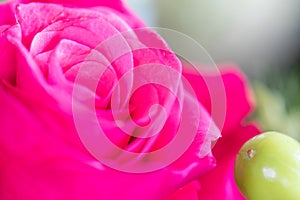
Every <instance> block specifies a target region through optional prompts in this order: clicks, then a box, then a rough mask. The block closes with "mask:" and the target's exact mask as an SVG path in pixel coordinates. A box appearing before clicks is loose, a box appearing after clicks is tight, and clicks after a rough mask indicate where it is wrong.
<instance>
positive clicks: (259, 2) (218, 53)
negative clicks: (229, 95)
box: [127, 0, 300, 140]
mask: <svg viewBox="0 0 300 200" xmlns="http://www.w3.org/2000/svg"><path fill="white" fill-rule="evenodd" d="M127 2H128V4H129V5H130V6H131V7H132V9H133V10H135V11H136V12H137V13H138V14H139V15H140V16H141V17H142V19H144V21H146V23H147V24H148V25H149V26H153V27H164V28H170V29H173V30H177V31H179V32H182V33H185V34H187V35H188V36H190V37H192V38H193V39H195V40H196V41H197V42H198V43H200V44H201V45H202V46H203V47H204V48H205V49H206V50H207V51H208V52H209V54H210V55H211V57H212V58H213V60H214V61H215V62H216V63H224V62H225V63H227V62H232V63H235V64H237V65H238V66H240V67H241V68H242V70H243V71H244V72H245V73H246V74H247V76H248V77H249V80H250V81H251V83H252V85H253V88H254V92H255V94H256V99H257V108H258V109H257V111H256V112H255V113H254V115H253V117H254V118H256V119H258V120H259V121H260V123H261V126H262V127H263V128H264V129H265V130H277V131H281V132H284V133H287V134H289V135H291V136H293V137H294V138H296V139H298V140H300V1H299V0H243V1H240V0H227V1H214V0H201V1H199V0H127ZM199 62H201V60H199Z"/></svg>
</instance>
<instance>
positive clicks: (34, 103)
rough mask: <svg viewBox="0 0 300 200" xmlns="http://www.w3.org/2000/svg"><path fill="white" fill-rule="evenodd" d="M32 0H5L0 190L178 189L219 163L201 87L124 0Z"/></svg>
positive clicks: (43, 195) (122, 192) (125, 192)
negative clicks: (36, 0)
mask: <svg viewBox="0 0 300 200" xmlns="http://www.w3.org/2000/svg"><path fill="white" fill-rule="evenodd" d="M20 3H25V4H17V3H16V2H8V3H1V4H0V10H1V17H0V33H1V34H0V48H1V49H2V51H1V54H0V63H1V67H0V80H1V81H0V98H1V104H0V118H1V119H0V131H1V134H0V148H1V151H0V163H1V165H0V168H1V169H0V199H166V198H168V197H170V196H171V195H172V194H173V193H174V192H176V191H177V190H179V189H180V188H182V187H183V186H185V185H187V186H189V185H190V184H193V181H195V180H197V179H199V178H200V177H201V176H202V175H204V174H205V173H207V172H208V171H210V170H211V169H212V168H213V167H214V166H215V159H214V157H213V156H212V154H211V143H212V142H214V141H215V140H216V139H217V138H218V137H219V135H220V132H219V130H218V129H217V128H216V126H214V123H213V121H212V119H211V117H210V115H209V114H208V113H207V112H206V110H205V109H204V108H203V107H202V105H201V103H200V102H199V101H198V100H197V98H196V95H200V93H198V91H197V90H195V91H196V94H194V90H193V88H192V87H190V88H189V85H188V84H187V83H185V82H184V79H183V78H182V77H181V72H182V66H181V62H180V61H179V60H178V58H177V57H176V56H175V55H174V53H173V52H171V51H170V49H169V48H168V46H167V45H166V44H165V42H164V41H163V40H162V39H161V38H160V37H159V36H158V35H157V34H155V33H154V32H152V31H150V30H148V29H147V28H143V27H144V24H143V23H142V22H141V21H140V20H139V19H138V18H136V17H135V16H134V15H132V14H131V12H129V11H128V10H127V9H126V8H125V7H124V5H123V4H122V2H120V1H116V0H115V1H98V2H93V1H66V2H64V5H60V4H50V3H28V2H26V1H22V2H20ZM27 3H28V4H27ZM54 3H58V2H54ZM137 28H138V29H137ZM3 49H5V51H3ZM124 77H125V78H124ZM144 83H148V84H144ZM143 84H144V85H143ZM163 84H166V85H165V86H164V85H163ZM138 86H139V87H138ZM192 86H193V85H192ZM133 88H136V90H134V91H131V90H132V89H133ZM118 89H119V90H118ZM121 89H122V90H121ZM170 91H171V92H170ZM131 92H132V93H131ZM128 95H130V96H129V97H130V98H128ZM123 100H124V101H123ZM124 102H125V103H124ZM158 104H159V105H158ZM152 105H155V107H153V106H152ZM161 107H163V108H164V111H161ZM162 122H163V123H162ZM99 127H100V128H99ZM143 127H145V128H143ZM156 128H159V129H158V134H155V135H154V134H153V133H154V132H155V131H157V130H156ZM100 130H101V131H100ZM102 133H103V134H104V136H103V134H102ZM148 136H151V137H148ZM99 138H100V140H99ZM107 139H108V140H109V141H111V142H112V144H111V143H109V142H105V141H106V140H107ZM173 141H176V142H177V143H174V142H173ZM178 141H179V143H178ZM174 144H175V145H174ZM101 145H102V146H101ZM172 145H173V146H172ZM166 146H168V147H173V148H169V149H168V151H165V150H166V149H167V147H166ZM113 147H114V148H113ZM174 147H177V148H174ZM120 149H121V150H120ZM153 155H154V156H153ZM96 158H97V159H96Z"/></svg>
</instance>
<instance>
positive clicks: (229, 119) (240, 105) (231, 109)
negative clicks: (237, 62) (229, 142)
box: [183, 64, 254, 136]
mask: <svg viewBox="0 0 300 200" xmlns="http://www.w3.org/2000/svg"><path fill="white" fill-rule="evenodd" d="M219 67H220V71H221V77H219V76H213V75H206V74H205V73H202V74H199V72H198V73H195V71H194V72H193V71H192V72H191V70H190V67H189V66H188V65H187V64H185V65H184V68H183V69H184V71H183V75H184V77H186V78H187V79H188V80H189V82H190V84H191V85H192V87H193V88H194V90H195V91H196V93H197V96H198V99H199V101H200V102H201V103H202V104H203V105H204V106H205V107H206V109H207V110H208V111H209V112H211V109H212V108H218V109H219V110H222V109H224V110H225V111H226V112H225V113H222V112H219V114H220V116H218V115H215V116H213V117H214V120H215V121H216V123H217V124H218V125H219V127H220V126H221V127H222V124H223V123H224V126H223V127H222V132H223V136H224V134H227V133H229V132H230V131H232V130H234V129H235V127H237V126H239V124H240V122H241V121H243V120H244V118H245V117H246V116H247V115H248V114H249V113H250V112H251V111H252V110H253V107H254V106H253V97H252V94H251V90H250V88H249V86H248V83H247V80H246V77H245V76H244V75H243V74H242V72H241V71H240V70H239V69H238V67H235V66H233V65H224V66H222V65H220V66H219ZM220 78H221V80H220ZM218 81H222V82H223V84H224V87H225V93H226V97H223V96H219V97H218V96H216V95H215V96H211V95H210V93H211V91H209V89H208V88H210V89H211V88H213V90H214V94H221V95H222V94H223V93H222V92H221V90H222V89H223V88H222V87H221V86H219V87H215V86H214V83H216V82H218ZM207 84H209V85H207ZM219 90H220V92H218V91H219ZM211 98H215V99H219V101H214V102H215V104H214V105H211V103H212V99H211ZM224 98H226V99H224ZM222 99H223V100H222ZM224 101H225V102H226V104H224ZM224 106H225V108H224ZM224 114H225V116H224ZM223 119H225V121H224V122H222V121H223ZM221 127H220V128H221Z"/></svg>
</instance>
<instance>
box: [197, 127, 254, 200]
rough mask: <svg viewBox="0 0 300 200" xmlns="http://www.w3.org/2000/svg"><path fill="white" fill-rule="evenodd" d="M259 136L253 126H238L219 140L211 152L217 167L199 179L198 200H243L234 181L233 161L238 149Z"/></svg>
mask: <svg viewBox="0 0 300 200" xmlns="http://www.w3.org/2000/svg"><path fill="white" fill-rule="evenodd" d="M257 134H259V129H258V128H257V126H256V125H255V124H249V125H246V126H239V127H237V128H236V130H235V131H233V132H231V133H229V134H226V136H224V137H222V138H220V139H219V141H218V142H217V144H216V145H215V147H214V149H213V152H214V155H215V156H216V159H217V167H216V168H215V169H213V170H212V171H211V172H210V173H208V174H207V175H205V176H203V177H202V178H200V183H201V190H200V192H199V198H200V199H202V198H203V199H211V200H217V199H228V200H231V199H244V197H243V196H242V195H241V193H240V192H239V190H238V188H237V186H236V184H235V181H234V173H233V172H234V160H235V156H236V154H237V153H238V150H239V149H240V147H241V146H242V145H243V144H244V143H245V142H246V141H247V140H249V139H250V138H252V137H253V136H255V135H257Z"/></svg>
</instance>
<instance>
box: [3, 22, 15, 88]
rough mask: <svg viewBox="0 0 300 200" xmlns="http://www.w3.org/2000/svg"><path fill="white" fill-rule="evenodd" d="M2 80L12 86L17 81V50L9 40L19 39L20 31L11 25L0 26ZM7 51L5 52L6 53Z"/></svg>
mask: <svg viewBox="0 0 300 200" xmlns="http://www.w3.org/2000/svg"><path fill="white" fill-rule="evenodd" d="M0 34H1V36H0V49H2V51H0V63H1V66H0V80H3V79H4V80H6V81H8V82H10V83H11V84H15V81H16V80H15V79H16V68H17V67H16V65H17V62H15V61H16V58H17V56H16V49H15V47H14V46H13V45H12V44H11V43H10V42H9V40H8V38H11V37H18V35H20V30H19V29H18V28H17V27H11V26H10V25H7V26H6V25H3V26H0ZM4 49H5V51H4Z"/></svg>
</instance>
